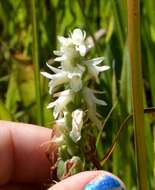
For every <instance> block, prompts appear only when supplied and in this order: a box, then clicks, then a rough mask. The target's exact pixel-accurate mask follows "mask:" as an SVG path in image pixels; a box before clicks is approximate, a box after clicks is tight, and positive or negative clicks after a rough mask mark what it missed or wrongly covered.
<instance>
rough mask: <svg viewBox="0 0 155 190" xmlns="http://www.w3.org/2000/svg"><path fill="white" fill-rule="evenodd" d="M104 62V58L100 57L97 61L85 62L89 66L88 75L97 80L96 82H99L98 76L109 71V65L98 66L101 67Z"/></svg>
mask: <svg viewBox="0 0 155 190" xmlns="http://www.w3.org/2000/svg"><path fill="white" fill-rule="evenodd" d="M103 60H104V57H98V58H95V59H91V60H88V61H84V64H85V65H86V66H87V68H88V73H89V74H90V75H91V76H92V77H94V78H95V79H96V81H97V82H98V81H99V79H98V74H99V73H100V72H102V71H106V70H108V69H109V68H110V67H109V66H107V65H104V66H100V67H99V66H97V65H99V64H100V63H101V62H102V61H103Z"/></svg>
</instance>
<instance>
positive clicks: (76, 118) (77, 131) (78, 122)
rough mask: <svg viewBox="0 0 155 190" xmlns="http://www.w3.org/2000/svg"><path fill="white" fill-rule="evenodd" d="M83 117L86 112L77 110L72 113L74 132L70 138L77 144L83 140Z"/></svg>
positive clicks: (72, 131)
mask: <svg viewBox="0 0 155 190" xmlns="http://www.w3.org/2000/svg"><path fill="white" fill-rule="evenodd" d="M83 116H84V112H83V111H82V110H80V109H77V110H75V111H73V112H72V130H71V132H70V137H71V138H72V140H73V141H74V142H77V141H79V140H80V139H81V129H82V126H83Z"/></svg>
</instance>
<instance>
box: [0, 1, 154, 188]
mask: <svg viewBox="0 0 155 190" xmlns="http://www.w3.org/2000/svg"><path fill="white" fill-rule="evenodd" d="M31 1H32V0H30V1H27V0H16V1H14V0H1V1H0V119H1V120H11V121H20V122H26V123H34V124H39V125H42V126H45V127H51V126H52V120H53V118H52V112H51V110H48V109H46V106H47V104H48V103H49V102H50V101H51V100H52V97H50V96H49V95H48V81H47V80H46V79H45V78H43V77H42V76H40V74H39V72H40V70H47V68H46V65H45V63H46V61H48V60H50V59H51V58H54V56H53V53H52V51H53V50H55V49H56V48H57V37H56V36H57V35H65V36H66V35H67V34H68V33H69V32H71V31H72V30H73V29H74V28H76V27H79V28H81V29H84V30H85V31H86V32H87V36H91V37H92V38H95V34H96V32H98V31H100V32H101V34H102V35H101V36H100V37H99V40H96V41H95V47H94V48H93V49H92V50H91V51H90V52H89V54H88V55H87V56H88V57H90V58H92V57H97V56H105V58H106V60H105V64H106V65H110V67H111V70H110V71H109V72H106V73H103V74H101V77H100V83H99V84H96V88H97V89H98V90H101V91H104V92H105V93H104V94H103V95H102V94H101V95H100V96H101V97H100V98H104V99H105V100H106V102H107V103H108V106H107V107H104V108H102V107H99V110H100V114H101V115H102V116H103V118H104V119H105V121H106V125H105V127H104V131H103V137H102V141H103V145H104V147H103V156H104V154H105V153H106V152H107V150H109V147H110V145H111V144H112V142H113V141H114V138H115V135H116V133H117V132H118V130H119V129H120V126H121V125H123V127H124V130H121V133H119V138H117V140H116V141H115V142H114V143H118V145H117V147H116V149H115V150H114V152H113V154H112V156H110V158H108V160H107V161H106V162H105V163H104V164H103V169H105V170H109V171H112V172H113V173H115V174H116V175H118V176H120V177H121V178H122V179H123V180H124V182H125V183H126V185H127V187H128V189H129V190H135V189H137V188H136V177H137V174H136V168H135V154H134V150H135V148H134V140H133V125H132V122H131V121H132V120H130V122H128V123H127V124H125V125H124V124H122V123H123V121H124V120H125V118H126V117H127V116H129V115H131V113H132V106H131V105H132V104H131V100H132V97H131V76H130V74H131V73H130V60H129V53H128V42H127V2H126V0H44V1H41V0H40V1H39V0H38V1H36V12H35V10H34V7H33V3H32V2H31ZM33 13H36V14H35V15H34V14H33ZM34 16H36V18H35V17H34ZM35 23H36V24H37V30H36V31H34V30H33V27H34V25H35ZM35 37H37V40H36V41H34V40H35V39H36V38H35ZM34 43H35V45H36V46H33V45H34ZM141 45H142V64H143V65H142V66H143V80H144V106H145V107H153V106H154V105H155V74H154V72H155V53H154V52H155V1H154V0H149V1H146V0H141ZM37 47H38V48H37ZM36 50H38V60H39V64H37V63H35V64H33V61H32V57H33V56H32V55H33V54H35V53H36ZM35 55H36V57H37V54H35ZM35 55H34V56H35ZM38 66H39V67H38ZM36 67H38V69H39V72H38V75H39V76H40V77H39V79H38V78H37V76H36V75H37V73H36V72H37V69H35V68H36ZM35 74H36V75H35ZM35 76H36V77H35ZM39 80H40V85H39V86H38V81H39ZM36 92H39V93H41V94H38V93H37V96H36ZM154 124H155V115H154V114H153V112H150V113H149V114H145V136H146V144H147V163H148V182H149V187H150V190H151V189H154V188H155V186H154V184H153V183H154V180H153V179H154V178H153V168H154V152H153V141H154V140H153V139H154V138H155V137H153V130H154Z"/></svg>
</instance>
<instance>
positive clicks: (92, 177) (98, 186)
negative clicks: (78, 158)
mask: <svg viewBox="0 0 155 190" xmlns="http://www.w3.org/2000/svg"><path fill="white" fill-rule="evenodd" d="M73 189H74V190H126V187H125V185H124V184H123V182H122V181H121V180H120V179H119V178H118V177H116V176H114V175H113V174H111V173H109V172H106V171H86V172H81V173H79V174H76V175H74V176H71V177H69V178H67V179H65V180H63V181H61V182H59V183H57V184H56V185H54V186H52V187H51V188H49V189H48V190H73Z"/></svg>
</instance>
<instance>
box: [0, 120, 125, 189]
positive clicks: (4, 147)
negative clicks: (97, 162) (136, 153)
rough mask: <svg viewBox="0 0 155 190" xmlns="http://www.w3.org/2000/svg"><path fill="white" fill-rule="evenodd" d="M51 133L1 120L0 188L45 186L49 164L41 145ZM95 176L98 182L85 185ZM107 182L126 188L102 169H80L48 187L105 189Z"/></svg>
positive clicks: (40, 187) (113, 185)
mask: <svg viewBox="0 0 155 190" xmlns="http://www.w3.org/2000/svg"><path fill="white" fill-rule="evenodd" d="M50 136H51V130H50V129H47V128H43V127H38V126H34V125H29V124H23V123H13V122H5V121H0V190H31V189H33V190H35V189H37V190H39V189H47V186H46V185H43V184H47V183H48V182H49V180H50V176H49V173H50V164H49V162H48V160H47V158H46V156H45V152H44V149H43V148H42V147H41V146H40V145H41V144H42V143H44V142H46V141H48V140H49V139H50ZM97 176H101V177H99V178H98V180H97V181H98V182H99V181H100V182H99V183H96V182H95V184H97V186H96V187H95V188H94V189H92V187H94V183H93V184H90V185H89V186H88V185H87V186H86V184H87V183H89V182H90V181H91V180H92V179H94V178H95V177H97ZM103 182H104V183H103ZM105 182H106V183H105ZM107 183H109V184H108V185H109V190H110V189H112V188H113V187H117V188H116V189H118V190H125V187H124V185H123V184H122V182H120V181H119V179H117V178H116V177H114V176H112V175H111V174H109V173H107V172H103V171H90V172H82V173H80V174H77V175H74V176H72V177H70V178H67V179H65V180H63V181H61V182H60V183H57V184H56V185H54V186H52V187H51V188H50V190H73V189H74V190H83V189H84V187H85V190H99V188H100V187H101V185H102V188H103V190H104V189H105V188H106V186H107ZM110 185H111V187H110ZM118 186H120V187H119V188H118ZM104 187H105V188H104ZM121 188H122V189H121Z"/></svg>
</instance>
